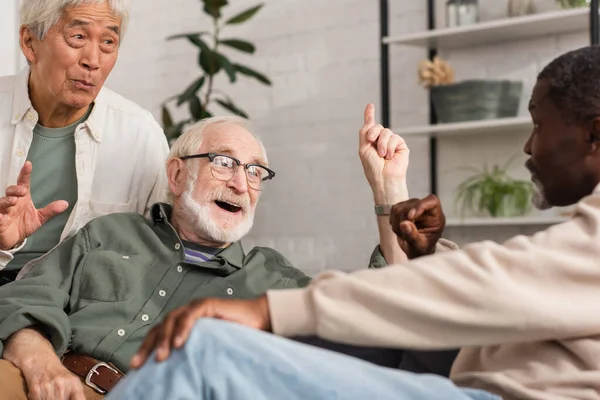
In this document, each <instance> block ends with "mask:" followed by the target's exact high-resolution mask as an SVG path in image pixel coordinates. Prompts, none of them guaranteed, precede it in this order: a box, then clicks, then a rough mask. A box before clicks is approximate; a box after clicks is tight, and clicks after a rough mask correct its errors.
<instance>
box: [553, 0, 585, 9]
mask: <svg viewBox="0 0 600 400" xmlns="http://www.w3.org/2000/svg"><path fill="white" fill-rule="evenodd" d="M557 3H558V4H560V6H561V7H562V8H577V7H586V6H587V5H588V4H589V3H590V2H589V0H557Z"/></svg>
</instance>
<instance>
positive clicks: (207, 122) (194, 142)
mask: <svg viewBox="0 0 600 400" xmlns="http://www.w3.org/2000/svg"><path fill="white" fill-rule="evenodd" d="M232 125H234V126H239V127H241V128H243V129H245V130H247V131H248V132H250V134H251V135H252V136H253V137H254V139H256V141H257V142H258V144H259V145H260V148H261V150H262V153H263V154H262V155H263V157H264V159H265V162H267V151H266V149H265V146H264V145H263V143H262V141H261V140H260V139H259V138H258V137H257V136H256V135H255V134H254V133H253V128H252V124H251V123H250V121H248V120H247V119H246V118H242V117H238V116H233V115H227V116H223V117H212V118H206V119H203V120H201V121H200V122H197V123H195V124H194V125H192V126H190V127H189V128H188V129H187V130H186V131H185V132H184V133H183V135H181V136H180V137H179V138H178V139H177V140H176V141H175V143H173V146H172V147H171V151H170V152H169V156H168V157H167V164H168V163H169V161H170V160H171V159H173V158H179V157H183V156H189V155H192V154H195V153H197V152H198V151H199V149H200V146H202V139H203V138H204V135H205V134H206V132H208V131H209V128H210V129H222V128H226V127H228V126H232ZM188 162H189V164H188V167H187V171H188V176H189V177H190V179H191V181H192V182H194V181H195V180H196V178H197V177H198V159H190V160H188ZM167 198H168V200H169V203H171V204H173V200H174V198H173V194H172V193H171V190H168V192H167Z"/></svg>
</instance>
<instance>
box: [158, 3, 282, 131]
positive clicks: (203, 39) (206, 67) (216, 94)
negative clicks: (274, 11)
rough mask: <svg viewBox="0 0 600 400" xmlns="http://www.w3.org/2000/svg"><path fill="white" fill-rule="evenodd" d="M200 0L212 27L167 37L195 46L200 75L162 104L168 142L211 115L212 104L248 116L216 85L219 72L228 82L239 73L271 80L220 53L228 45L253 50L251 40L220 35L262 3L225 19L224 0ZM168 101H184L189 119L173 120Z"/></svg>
mask: <svg viewBox="0 0 600 400" xmlns="http://www.w3.org/2000/svg"><path fill="white" fill-rule="evenodd" d="M201 2H202V4H203V5H204V8H203V10H204V13H205V14H207V15H208V17H209V18H210V19H211V20H212V29H211V30H210V31H202V32H191V33H183V34H180V35H174V36H171V37H169V38H167V40H177V39H186V40H188V41H189V42H190V43H191V44H192V45H194V46H195V47H197V48H198V66H199V67H200V76H199V77H198V78H197V79H195V80H194V81H193V82H192V83H190V85H189V86H188V87H187V88H186V89H185V90H184V91H183V92H181V93H179V94H177V95H175V96H172V97H170V98H168V99H167V100H165V102H164V103H163V105H162V123H163V128H164V130H165V135H166V136H167V139H169V141H170V142H172V141H174V140H175V139H176V138H177V137H179V136H180V135H181V133H182V130H183V128H184V126H185V125H186V124H190V123H194V122H196V121H199V120H201V119H204V118H207V117H211V116H212V112H211V110H212V107H213V106H214V105H218V106H220V107H221V108H222V109H224V110H226V111H229V112H231V113H233V114H236V115H239V116H242V117H245V118H247V117H248V116H247V114H246V113H245V112H244V111H243V110H242V109H241V108H240V107H238V106H237V105H236V104H235V103H234V101H233V100H232V99H231V98H230V97H229V96H228V95H227V94H225V93H224V92H223V91H222V90H217V89H216V88H215V77H216V76H217V75H218V74H219V73H223V74H225V75H226V76H227V78H228V79H229V82H231V83H234V82H236V80H237V78H238V77H239V76H245V77H248V78H252V79H254V80H256V81H257V82H259V83H262V84H264V85H271V81H270V80H269V78H267V77H266V76H265V75H263V74H262V73H260V72H258V71H255V70H254V69H252V68H250V67H248V66H245V65H241V64H238V63H236V62H234V61H233V60H230V59H229V58H228V57H227V56H225V55H224V54H223V52H222V49H224V48H229V49H233V50H236V51H240V52H243V53H247V54H253V53H254V51H255V46H254V45H253V44H252V43H250V42H248V41H246V40H242V39H234V38H223V37H222V34H223V31H224V30H225V28H227V27H228V26H232V25H239V24H242V23H244V22H246V21H248V20H249V19H250V18H252V17H253V16H254V15H255V14H256V13H257V12H258V11H259V10H260V9H261V8H262V6H263V4H258V5H256V6H254V7H251V8H249V9H247V10H245V11H243V12H241V13H239V14H237V15H235V16H233V17H230V18H228V19H226V20H224V19H223V13H222V11H223V8H224V7H225V6H226V5H227V3H228V1H227V0H201ZM170 103H171V104H174V105H176V106H177V107H179V106H181V105H183V104H186V103H187V106H188V110H189V118H186V119H184V120H182V121H179V122H175V121H173V118H172V116H171V112H170V111H169V105H170Z"/></svg>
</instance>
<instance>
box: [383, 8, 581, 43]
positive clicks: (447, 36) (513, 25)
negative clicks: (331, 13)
mask: <svg viewBox="0 0 600 400" xmlns="http://www.w3.org/2000/svg"><path fill="white" fill-rule="evenodd" d="M589 25H590V20H589V10H588V9H587V8H576V9H571V10H560V11H552V12H545V13H540V14H533V15H526V16H522V17H513V18H505V19H500V20H494V21H489V22H481V23H478V24H474V25H468V26H461V27H456V28H443V29H435V30H430V31H425V32H418V33H414V34H410V35H404V36H393V37H384V38H383V43H385V44H402V45H410V46H420V47H429V48H438V49H453V48H461V47H471V46H477V45H482V44H488V43H501V42H509V41H511V40H522V39H528V38H534V37H540V36H546V35H557V34H564V33H571V32H578V31H579V32H582V31H584V30H587V29H589Z"/></svg>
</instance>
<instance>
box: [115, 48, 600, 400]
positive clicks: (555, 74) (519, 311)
mask: <svg viewBox="0 0 600 400" xmlns="http://www.w3.org/2000/svg"><path fill="white" fill-rule="evenodd" d="M599 66H600V48H596V47H587V48H583V49H579V50H576V51H573V52H569V53H567V54H564V55H562V56H560V57H559V58H557V59H556V60H554V61H553V62H551V63H550V64H549V65H548V66H547V67H546V68H544V70H543V71H542V72H541V73H540V75H539V77H538V81H537V83H536V86H535V88H534V90H533V94H532V97H531V100H530V104H529V109H530V112H531V115H532V119H533V122H534V129H533V132H532V134H531V137H530V138H529V140H528V141H527V144H526V145H525V149H524V150H525V152H526V153H527V154H528V155H530V159H529V161H528V163H527V166H528V168H529V169H530V170H531V172H532V179H533V181H534V182H535V183H536V184H537V186H538V187H539V189H540V192H539V195H538V196H537V197H536V201H537V205H538V206H540V207H546V206H550V205H554V206H566V205H571V204H576V206H575V213H574V216H573V218H572V219H571V220H570V221H569V222H565V223H563V224H560V225H556V226H553V227H551V228H549V229H547V230H546V231H543V232H540V233H537V234H536V235H534V236H531V237H525V236H517V237H515V238H513V239H511V240H509V241H507V242H506V243H504V244H502V245H500V244H496V243H492V242H482V243H477V244H472V245H470V246H467V247H465V248H464V249H462V250H456V251H448V252H442V253H440V254H435V255H431V256H425V257H420V258H419V259H418V260H413V261H410V262H406V263H403V264H397V265H392V266H390V267H388V268H383V269H379V270H362V271H358V272H355V273H352V274H344V273H341V272H327V273H324V274H322V275H320V276H319V277H318V278H317V279H315V280H314V281H313V283H312V284H311V285H310V286H309V287H307V288H304V289H298V290H296V289H292V290H284V291H270V292H268V293H267V294H266V295H265V296H262V297H260V298H258V299H254V300H248V301H225V300H216V299H207V300H204V301H197V302H194V303H192V304H191V305H190V306H188V307H185V308H183V309H179V310H177V311H175V312H174V313H173V314H171V315H170V316H169V317H168V318H167V319H166V320H165V321H164V322H163V324H162V325H161V326H159V327H158V328H157V329H155V330H154V331H153V332H151V333H150V335H149V336H148V337H147V340H146V342H145V344H144V345H143V346H142V348H141V349H140V351H139V352H138V354H137V356H135V357H134V359H133V360H132V364H133V365H134V366H140V365H141V364H142V363H143V362H144V361H145V360H146V359H147V358H148V357H149V353H150V351H151V350H153V349H158V350H157V357H158V358H159V359H161V360H162V359H165V357H166V356H168V355H169V349H170V348H178V349H179V350H177V351H175V352H173V354H171V356H170V358H169V360H168V361H167V362H162V363H160V362H155V361H150V362H148V363H146V365H145V366H144V368H142V369H140V370H139V371H137V372H136V373H134V374H132V375H131V376H129V378H128V379H126V380H125V381H124V382H123V383H122V384H121V385H120V386H118V387H117V389H116V390H115V391H114V392H113V394H112V397H111V398H127V399H138V398H143V399H163V398H187V397H186V396H191V393H196V397H195V398H206V399H221V398H235V399H253V400H255V399H286V400H288V399H364V398H368V397H367V396H369V397H370V398H373V399H411V400H413V399H414V400H422V399H423V400H425V399H427V400H431V399H443V400H483V399H500V398H502V399H504V400H512V399H515V400H516V399H530V400H534V399H535V400H542V399H543V400H567V399H571V400H573V399H579V400H584V399H585V400H592V399H600V393H599V392H600V339H599V338H600V186H598V184H599V183H600V67H599ZM400 208H402V206H399V208H398V209H397V210H396V211H397V213H396V214H395V215H393V218H392V223H393V224H394V229H395V230H396V232H399V233H401V234H402V236H401V239H400V242H401V244H402V243H404V244H406V243H405V242H406V240H405V239H406V237H407V236H406V235H407V231H410V232H408V235H409V236H410V233H413V234H414V233H415V231H414V228H416V226H414V225H412V224H413V222H414V221H412V220H411V219H413V220H414V219H415V217H416V216H415V215H413V214H415V212H409V213H403V214H406V215H400V216H399V215H398V214H399V213H400V211H401V210H400ZM436 210H437V212H439V208H435V207H434V211H436ZM417 226H418V225H417ZM406 228H413V229H406ZM416 233H419V234H422V235H416V237H418V238H419V240H412V241H411V242H412V243H413V245H418V246H417V247H419V248H420V249H421V250H424V251H425V252H430V251H431V249H432V246H431V245H432V244H433V243H432V242H435V240H437V239H436V235H433V236H430V237H428V236H426V235H425V234H426V233H427V232H423V231H418V232H416ZM413 239H414V238H413ZM204 317H213V318H219V319H225V320H229V321H233V322H236V323H238V324H243V325H247V326H249V327H251V328H256V329H261V330H265V331H271V332H273V333H275V334H276V335H280V336H292V335H311V334H317V335H319V336H321V337H324V338H327V339H330V340H337V341H340V342H345V343H350V344H374V343H377V344H379V345H381V346H393V347H409V348H418V349H444V348H452V347H461V348H462V350H461V352H460V354H459V356H458V358H457V360H456V361H455V363H454V365H453V370H452V374H451V379H450V380H448V379H445V378H439V377H433V376H430V375H413V374H410V373H405V372H401V371H396V370H390V369H385V368H381V367H377V366H373V365H370V364H366V363H363V362H361V361H358V360H353V359H350V358H347V357H344V356H341V355H337V354H333V353H329V352H326V351H322V350H318V349H313V348H309V347H306V346H302V345H299V344H296V343H293V342H291V341H289V340H287V339H283V338H280V337H277V336H274V335H271V334H268V333H264V332H260V331H258V330H256V329H248V328H245V327H242V326H240V325H238V324H232V323H228V322H223V321H214V320H210V319H204V320H202V321H201V322H198V323H197V324H195V321H196V320H197V319H199V318H204ZM194 326H195V327H194ZM192 328H194V329H192ZM184 343H185V346H183V344H184Z"/></svg>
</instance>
